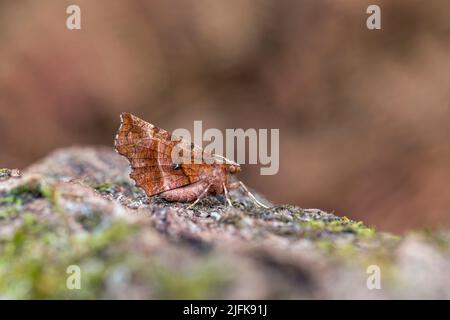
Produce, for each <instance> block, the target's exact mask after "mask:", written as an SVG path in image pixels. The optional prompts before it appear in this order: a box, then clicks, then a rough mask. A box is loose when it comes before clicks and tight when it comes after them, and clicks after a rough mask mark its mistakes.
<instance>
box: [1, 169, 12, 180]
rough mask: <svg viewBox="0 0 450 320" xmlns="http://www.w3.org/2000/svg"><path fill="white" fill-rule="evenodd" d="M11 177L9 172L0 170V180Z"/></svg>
mask: <svg viewBox="0 0 450 320" xmlns="http://www.w3.org/2000/svg"><path fill="white" fill-rule="evenodd" d="M10 176H11V170H9V169H5V168H0V178H5V177H10Z"/></svg>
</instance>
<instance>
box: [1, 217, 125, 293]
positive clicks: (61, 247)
mask: <svg viewBox="0 0 450 320" xmlns="http://www.w3.org/2000/svg"><path fill="white" fill-rule="evenodd" d="M21 221H22V222H21V224H20V226H19V227H17V228H16V230H15V231H14V233H13V234H12V235H11V236H10V237H8V238H4V239H1V240H0V292H1V293H2V296H3V297H7V298H17V299H27V298H31V299H46V298H95V297H97V296H98V294H99V292H100V291H101V289H102V286H103V285H104V280H105V272H106V270H107V269H108V268H109V267H111V266H112V265H114V264H116V263H122V261H123V255H124V253H125V252H124V251H123V250H119V249H118V247H120V243H121V242H122V241H123V240H124V239H126V238H127V236H128V235H130V233H131V232H133V228H130V227H129V226H128V225H126V224H125V223H123V222H115V223H112V224H110V225H109V226H106V227H105V228H103V229H102V230H98V231H96V232H93V233H92V234H88V235H85V236H81V235H79V234H76V235H71V234H70V233H68V232H66V230H65V229H63V228H62V229H61V228H59V229H58V228H55V227H54V226H49V225H47V224H46V223H43V222H41V221H39V220H38V219H36V217H35V216H34V215H33V214H31V213H24V214H23V217H22V220H21ZM97 257H98V258H97ZM73 264H75V265H78V266H80V268H81V270H82V290H69V289H67V287H66V280H67V277H68V274H67V273H66V270H67V267H68V266H69V265H73Z"/></svg>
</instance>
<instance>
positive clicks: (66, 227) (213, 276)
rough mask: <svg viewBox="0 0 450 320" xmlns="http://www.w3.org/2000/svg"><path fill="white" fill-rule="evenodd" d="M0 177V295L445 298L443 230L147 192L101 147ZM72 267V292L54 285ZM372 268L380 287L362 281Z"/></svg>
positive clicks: (449, 256)
mask: <svg viewBox="0 0 450 320" xmlns="http://www.w3.org/2000/svg"><path fill="white" fill-rule="evenodd" d="M7 172H9V171H5V170H3V169H2V171H1V175H2V176H3V178H2V179H0V298H89V299H90V298H136V299H141V298H150V299H151V298H159V299H166V298H171V299H177V298H181V299H183V298H191V299H198V298H235V299H240V298H250V299H262V298H275V299H280V298H449V297H450V287H449V286H448V283H449V281H448V280H449V275H448V270H450V268H449V267H450V245H449V244H450V236H449V233H446V232H441V233H438V232H434V233H426V232H421V233H415V234H411V235H406V236H405V237H398V236H395V235H390V234H385V233H380V232H377V231H376V230H374V229H373V228H370V227H367V226H365V225H364V224H363V223H362V222H356V221H353V220H350V219H348V218H346V217H340V216H338V215H334V214H331V213H326V212H324V211H322V210H319V209H302V208H300V207H297V206H293V205H272V206H271V208H270V209H264V208H259V207H255V205H254V204H253V202H252V201H251V200H249V199H248V198H247V197H246V196H245V194H243V193H240V192H238V191H233V192H232V198H233V199H234V200H233V208H229V207H228V206H227V205H226V204H225V201H224V199H223V197H222V196H217V197H207V198H205V199H203V200H201V201H200V202H199V203H198V204H197V205H196V206H195V207H193V208H191V209H188V208H187V207H188V205H189V204H184V203H170V202H166V201H165V200H163V199H161V198H159V197H158V196H155V197H152V198H148V197H147V196H146V195H145V193H144V192H143V191H142V190H141V189H139V188H136V187H135V186H134V183H133V182H132V181H131V180H130V179H129V177H128V174H129V168H128V163H127V162H126V160H124V159H123V158H121V157H120V156H119V155H117V154H116V153H115V152H114V151H113V150H112V149H110V148H106V147H105V148H97V147H73V148H66V149H61V150H58V151H55V152H54V153H52V154H50V155H49V156H48V157H46V158H44V159H43V160H41V161H39V162H38V163H36V164H34V165H32V166H30V167H29V168H27V169H26V170H25V171H24V172H23V174H22V175H21V176H17V175H16V176H15V177H13V175H11V174H8V173H7ZM70 265H77V266H79V267H80V270H81V289H80V290H70V289H68V288H67V286H66V280H67V277H68V274H67V273H66V271H67V268H68V267H69V266H70ZM370 266H378V267H379V268H380V270H381V284H382V286H381V289H370V288H369V287H370V286H369V287H368V285H367V281H368V277H369V276H370V274H368V273H367V271H368V270H370V269H368V267H370Z"/></svg>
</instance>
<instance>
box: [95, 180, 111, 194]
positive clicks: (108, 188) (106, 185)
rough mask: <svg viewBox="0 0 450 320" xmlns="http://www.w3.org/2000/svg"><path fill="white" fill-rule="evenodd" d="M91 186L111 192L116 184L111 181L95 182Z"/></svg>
mask: <svg viewBox="0 0 450 320" xmlns="http://www.w3.org/2000/svg"><path fill="white" fill-rule="evenodd" d="M91 187H92V188H93V189H95V190H97V191H98V192H100V193H104V192H111V191H112V190H113V189H114V184H113V183H111V182H102V183H98V184H93V185H91Z"/></svg>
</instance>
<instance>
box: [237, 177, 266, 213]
mask: <svg viewBox="0 0 450 320" xmlns="http://www.w3.org/2000/svg"><path fill="white" fill-rule="evenodd" d="M239 185H240V186H241V187H242V189H244V191H245V192H246V193H247V195H248V196H249V197H250V199H252V200H253V202H254V203H255V204H256V205H257V206H259V207H263V208H265V209H269V207H268V206H266V205H265V204H264V203H262V202H260V201H258V199H256V197H255V196H254V195H253V194H252V193H251V192H250V191H249V190H248V189H247V187H246V186H245V184H244V183H243V182H242V181H239Z"/></svg>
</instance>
